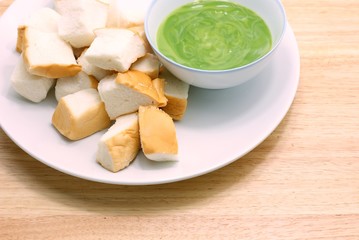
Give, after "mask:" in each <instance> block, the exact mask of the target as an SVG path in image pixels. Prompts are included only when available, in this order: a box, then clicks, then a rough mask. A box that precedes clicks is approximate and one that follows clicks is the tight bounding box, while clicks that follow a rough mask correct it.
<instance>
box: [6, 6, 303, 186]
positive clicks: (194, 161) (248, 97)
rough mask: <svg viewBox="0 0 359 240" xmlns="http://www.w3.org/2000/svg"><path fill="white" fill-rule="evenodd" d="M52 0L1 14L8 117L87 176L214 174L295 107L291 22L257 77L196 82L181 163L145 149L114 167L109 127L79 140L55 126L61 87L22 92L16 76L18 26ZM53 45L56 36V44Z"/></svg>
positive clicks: (60, 162) (20, 141) (55, 159)
mask: <svg viewBox="0 0 359 240" xmlns="http://www.w3.org/2000/svg"><path fill="white" fill-rule="evenodd" d="M50 2H51V1H50V0H41V1H25V0H22V1H15V3H14V5H13V6H11V7H10V8H9V9H8V11H7V12H6V13H5V14H4V15H3V17H2V19H1V21H0V36H1V38H0V54H1V58H0V123H1V127H2V129H3V130H4V131H5V132H6V134H7V135H8V136H9V137H10V138H11V139H12V140H13V141H14V142H15V143H16V144H17V145H18V146H19V147H21V148H22V149H23V150H24V151H26V152H27V153H28V154H30V155H31V156H33V157H34V158H36V159H38V160H39V161H41V162H43V163H44V164H47V165H48V166H50V167H52V168H55V169H57V170H59V171H62V172H64V173H67V174H70V175H73V176H77V177H79V178H83V179H87V180H92V181H98V182H104V183H111V184H127V185H146V184H160V183H167V182H175V181H180V180H184V179H188V178H192V177H196V176H199V175H203V174H206V173H208V172H211V171H214V170H216V169H218V168H221V167H223V166H225V165H227V164H229V163H231V162H233V161H235V160H237V159H238V158H240V157H242V156H243V155H245V154H246V153H248V152H249V151H251V150H252V149H254V148H255V147H256V146H257V145H258V144H259V143H261V142H262V141H263V140H264V139H265V138H266V137H267V136H268V135H269V134H270V133H271V132H272V131H273V130H274V129H275V128H276V127H277V125H278V124H279V123H280V122H281V120H282V119H283V118H284V116H285V114H286V113H287V111H288V109H289V107H290V105H291V103H292V101H293V99H294V96H295V93H296V90H297V86H298V82H299V69H300V62H299V52H298V47H297V43H296V39H295V36H294V34H293V31H292V29H291V28H290V26H288V29H287V31H286V34H285V37H284V39H283V41H282V43H281V45H280V47H279V49H278V51H277V53H276V56H275V58H274V61H273V62H272V63H270V64H269V66H268V67H267V68H266V69H265V70H264V72H263V73H261V74H260V75H259V76H258V77H256V78H255V79H253V80H251V81H249V82H247V83H245V84H243V85H241V86H239V87H235V88H231V89H226V90H204V89H199V88H195V87H191V89H190V96H189V99H188V109H187V112H186V115H185V118H184V119H183V120H182V121H180V122H177V123H176V128H177V134H178V141H179V158H180V161H179V162H176V163H163V162H162V163H156V162H151V161H149V160H147V159H145V157H144V156H143V154H139V155H138V157H137V158H136V159H135V160H134V162H133V163H132V164H131V165H130V166H129V167H128V168H126V169H125V170H122V171H120V172H118V173H111V172H109V171H107V170H105V169H103V168H102V167H101V166H99V165H98V164H97V163H96V161H95V154H96V150H97V142H98V140H99V138H100V136H101V135H102V134H103V132H100V133H96V134H94V135H92V136H90V137H88V138H86V139H83V140H80V141H76V142H71V141H67V140H66V139H64V138H63V137H62V136H60V134H59V133H58V132H57V131H56V130H55V129H54V128H53V127H52V125H51V116H52V113H53V110H54V108H55V106H56V101H55V100H54V96H53V92H52V93H51V94H50V95H49V96H48V98H47V99H46V100H45V101H44V102H42V103H40V104H35V103H31V102H29V101H27V100H25V99H23V98H22V97H20V96H18V95H17V94H16V93H15V92H14V91H13V89H12V88H11V86H10V83H9V78H10V75H11V72H12V70H13V68H14V66H15V64H16V61H17V60H18V58H19V55H18V53H16V52H15V50H14V49H15V42H16V29H17V25H18V24H19V23H21V21H22V20H23V18H24V17H26V16H27V15H29V13H30V12H31V11H33V10H35V9H37V8H39V7H42V6H51V4H50ZM49 44H51V43H49Z"/></svg>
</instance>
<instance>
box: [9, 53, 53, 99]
mask: <svg viewBox="0 0 359 240" xmlns="http://www.w3.org/2000/svg"><path fill="white" fill-rule="evenodd" d="M54 82H55V79H51V78H45V77H39V76H35V75H32V74H30V73H28V71H27V70H26V68H25V64H24V61H23V59H22V58H20V59H19V60H18V62H17V64H16V66H15V68H14V70H13V72H12V75H11V85H12V87H13V89H14V90H15V91H16V92H17V93H18V94H20V95H21V96H23V97H24V98H26V99H28V100H30V101H32V102H36V103H38V102H41V101H42V100H44V99H45V98H46V96H47V93H48V92H49V90H50V89H51V87H52V86H53V84H54Z"/></svg>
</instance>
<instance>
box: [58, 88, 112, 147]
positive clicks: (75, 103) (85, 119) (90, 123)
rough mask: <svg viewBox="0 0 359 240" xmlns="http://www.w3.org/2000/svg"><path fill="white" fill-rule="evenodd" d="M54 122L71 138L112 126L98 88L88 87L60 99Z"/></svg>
mask: <svg viewBox="0 0 359 240" xmlns="http://www.w3.org/2000/svg"><path fill="white" fill-rule="evenodd" d="M52 124H53V125H54V127H55V128H56V129H57V130H58V131H59V132H60V133H61V134H62V135H63V136H65V137H67V138H68V139H70V140H79V139H82V138H85V137H88V136H90V135H92V134H93V133H95V132H98V131H101V130H103V129H105V128H107V127H109V126H110V124H111V120H110V118H109V117H108V115H107V113H106V110H105V106H104V104H103V102H102V101H101V99H100V96H99V94H98V92H97V90H96V89H93V88H88V89H84V90H81V91H78V92H76V93H73V94H69V95H67V96H65V97H63V98H61V99H60V101H59V103H58V105H57V107H56V109H55V112H54V114H53V116H52Z"/></svg>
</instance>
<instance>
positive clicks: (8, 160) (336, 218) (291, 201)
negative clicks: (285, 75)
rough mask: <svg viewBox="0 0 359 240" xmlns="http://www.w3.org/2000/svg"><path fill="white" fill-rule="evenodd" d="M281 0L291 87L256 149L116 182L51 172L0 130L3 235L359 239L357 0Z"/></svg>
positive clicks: (4, 4)
mask: <svg viewBox="0 0 359 240" xmlns="http://www.w3.org/2000/svg"><path fill="white" fill-rule="evenodd" d="M11 2H12V1H9V0H2V1H0V12H1V13H2V12H4V11H5V10H6V8H7V7H8V5H10V4H11ZM283 4H284V6H285V8H286V11H287V16H288V19H289V22H290V24H291V26H292V28H293V31H294V33H295V35H296V38H297V41H298V44H299V49H300V55H301V72H300V73H301V76H300V84H299V89H298V92H297V95H296V98H295V100H294V103H293V105H292V107H291V109H290V111H289V112H288V114H287V116H286V117H285V118H284V120H283V121H282V123H281V124H280V125H279V127H278V128H277V129H276V130H275V131H274V132H273V133H272V134H271V135H270V136H269V137H268V138H267V139H266V140H265V141H264V142H263V143H262V144H260V145H259V146H258V147H257V148H256V149H254V150H253V151H252V152H250V153H248V154H247V155H246V156H244V157H243V158H241V159H239V160H237V161H236V162H234V163H232V164H230V165H229V166H226V167H224V168H222V169H220V170H218V171H215V172H213V173H210V174H207V175H204V176H201V177H197V178H194V179H190V180H186V181H182V182H177V183H171V184H164V185H154V186H117V185H107V184H101V183H95V182H90V181H86V180H82V179H78V178H75V177H72V176H68V175H66V174H63V173H61V172H58V171H56V170H53V169H51V168H49V167H47V166H45V165H44V164H42V163H40V162H38V161H37V160H35V159H34V158H32V157H30V156H29V155H27V154H26V153H25V152H24V151H22V150H21V149H20V148H19V147H17V146H16V145H15V144H14V143H13V142H12V141H11V140H10V139H9V138H8V137H7V136H6V135H5V133H4V132H3V131H2V130H1V129H0V183H1V184H0V239H356V240H357V239H359V66H358V63H359V1H358V0H345V1H343V0H315V1H313V0H283ZM0 37H1V36H0Z"/></svg>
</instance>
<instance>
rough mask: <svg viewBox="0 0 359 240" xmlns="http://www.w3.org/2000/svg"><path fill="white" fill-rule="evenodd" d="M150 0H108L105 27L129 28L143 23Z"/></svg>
mask: <svg viewBox="0 0 359 240" xmlns="http://www.w3.org/2000/svg"><path fill="white" fill-rule="evenodd" d="M150 3H151V0H136V1H132V0H120V1H119V0H109V11H108V18H107V27H114V28H129V27H133V26H138V25H142V24H143V23H144V19H145V15H146V11H147V9H148V8H149V6H150Z"/></svg>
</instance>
